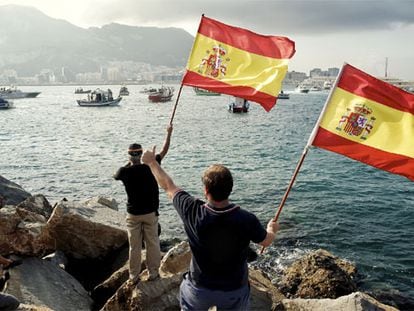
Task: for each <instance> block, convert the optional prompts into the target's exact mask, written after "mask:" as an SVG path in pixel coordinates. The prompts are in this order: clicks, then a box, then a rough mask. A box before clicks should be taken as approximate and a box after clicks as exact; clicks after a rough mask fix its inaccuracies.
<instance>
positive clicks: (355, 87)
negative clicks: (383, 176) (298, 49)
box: [311, 64, 414, 181]
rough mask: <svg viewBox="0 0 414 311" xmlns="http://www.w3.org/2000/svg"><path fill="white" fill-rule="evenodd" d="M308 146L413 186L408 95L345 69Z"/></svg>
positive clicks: (412, 105) (413, 100) (411, 97)
mask: <svg viewBox="0 0 414 311" xmlns="http://www.w3.org/2000/svg"><path fill="white" fill-rule="evenodd" d="M311 144H312V145H313V146H316V147H319V148H323V149H326V150H330V151H333V152H336V153H339V154H342V155H344V156H347V157H349V158H351V159H354V160H357V161H360V162H363V163H365V164H368V165H371V166H373V167H376V168H379V169H382V170H385V171H388V172H391V173H394V174H399V175H402V176H405V177H407V178H408V179H410V180H412V181H414V94H412V93H409V92H406V91H404V90H402V89H400V88H398V87H396V86H393V85H391V84H388V83H386V82H384V81H382V80H379V79H377V78H375V77H373V76H370V75H369V74H367V73H365V72H363V71H361V70H359V69H357V68H355V67H353V66H351V65H349V64H345V65H344V67H343V68H342V71H341V74H340V77H338V80H337V83H336V86H335V88H334V89H333V90H332V93H331V95H330V97H329V99H328V102H327V103H326V106H325V109H324V112H323V115H322V116H321V118H320V122H319V124H318V125H317V131H316V135H315V138H314V139H313V141H312V142H311Z"/></svg>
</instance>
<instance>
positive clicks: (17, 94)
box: [0, 86, 40, 99]
mask: <svg viewBox="0 0 414 311" xmlns="http://www.w3.org/2000/svg"><path fill="white" fill-rule="evenodd" d="M39 94H40V92H22V91H21V90H19V89H17V88H16V87H14V86H11V87H1V88H0V97H2V98H3V99H19V98H34V97H36V96H37V95H39Z"/></svg>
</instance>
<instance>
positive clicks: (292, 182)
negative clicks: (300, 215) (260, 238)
mask: <svg viewBox="0 0 414 311" xmlns="http://www.w3.org/2000/svg"><path fill="white" fill-rule="evenodd" d="M308 150H309V146H306V147H305V149H303V152H302V156H301V157H300V159H299V162H298V164H297V165H296V168H295V171H294V172H293V175H292V178H291V179H290V182H289V185H288V187H287V189H286V191H285V194H284V195H283V198H282V201H280V204H279V207H278V208H277V211H276V214H275V217H273V219H272V220H273V221H274V222H277V220H278V218H279V215H280V213H281V212H282V209H283V206H284V205H285V202H286V200H287V197H288V195H289V192H290V190H291V189H292V187H293V184H294V182H295V180H296V176H297V175H298V173H299V170H300V168H301V166H302V163H303V161H304V160H305V157H306V155H307V154H308ZM264 249H265V247H264V246H263V247H262V250H261V251H260V254H263V251H264Z"/></svg>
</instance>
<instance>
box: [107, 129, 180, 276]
mask: <svg viewBox="0 0 414 311" xmlns="http://www.w3.org/2000/svg"><path fill="white" fill-rule="evenodd" d="M172 129H173V128H172V125H169V126H168V128H167V137H166V138H165V142H164V146H163V148H162V150H161V152H160V153H159V154H157V155H156V156H155V160H156V161H157V163H158V164H161V160H162V159H163V158H164V157H165V155H166V154H167V152H168V149H169V147H170V139H171V133H172ZM128 154H129V162H128V163H127V164H126V165H125V166H123V167H121V168H120V169H119V170H118V171H117V172H116V173H115V175H114V178H115V179H116V180H121V181H122V183H123V184H124V186H125V191H126V193H127V196H128V202H127V218H126V223H127V228H128V241H129V280H130V282H131V283H132V284H136V283H137V282H138V281H139V274H140V272H141V249H142V240H143V239H144V241H145V248H146V251H147V257H146V263H147V268H148V279H149V280H153V279H156V278H157V277H158V276H159V274H158V269H159V267H160V260H161V251H160V241H159V237H158V208H159V191H158V184H157V181H156V180H155V178H154V176H153V175H152V173H151V170H150V168H149V167H148V166H147V165H145V164H141V162H140V160H141V155H142V147H141V145H140V144H132V145H130V146H129V148H128Z"/></svg>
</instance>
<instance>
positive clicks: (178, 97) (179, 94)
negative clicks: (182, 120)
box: [170, 83, 183, 125]
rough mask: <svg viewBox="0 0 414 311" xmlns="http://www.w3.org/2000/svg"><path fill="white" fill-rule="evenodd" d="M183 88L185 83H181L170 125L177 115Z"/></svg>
mask: <svg viewBox="0 0 414 311" xmlns="http://www.w3.org/2000/svg"><path fill="white" fill-rule="evenodd" d="M182 89H183V84H182V83H181V86H180V90H179V91H178V95H177V99H176V100H175V105H174V108H173V111H172V113H171V118H170V125H172V123H173V120H174V116H175V111H176V110H177V105H178V101H179V100H180V96H181V90H182Z"/></svg>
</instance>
